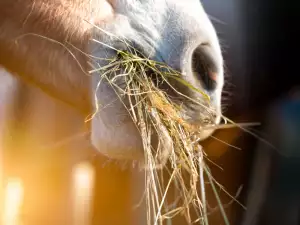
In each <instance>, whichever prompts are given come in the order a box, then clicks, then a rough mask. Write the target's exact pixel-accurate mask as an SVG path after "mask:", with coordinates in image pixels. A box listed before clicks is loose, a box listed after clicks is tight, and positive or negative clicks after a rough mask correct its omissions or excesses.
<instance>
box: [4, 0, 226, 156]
mask: <svg viewBox="0 0 300 225" xmlns="http://www.w3.org/2000/svg"><path fill="white" fill-rule="evenodd" d="M0 28H1V32H0V66H1V67H3V68H4V69H5V70H7V71H8V72H9V73H10V74H11V75H13V76H14V77H16V78H17V79H18V80H19V81H21V82H23V83H24V84H26V85H25V86H26V88H27V89H30V88H32V89H35V90H36V91H37V92H39V93H45V94H46V95H47V96H51V98H53V99H56V100H55V101H57V102H59V103H57V104H61V105H63V107H70V108H73V109H72V110H74V111H76V113H77V114H78V115H76V116H74V119H70V120H68V122H67V124H71V125H72V123H78V124H80V125H78V124H77V125H74V127H77V128H78V127H80V126H84V121H85V119H86V117H87V116H89V115H90V114H91V113H93V112H95V110H96V107H97V105H108V107H104V108H103V109H101V110H99V111H97V112H96V113H95V114H94V116H93V117H92V118H91V120H90V124H88V126H87V129H88V130H89V133H90V136H89V140H90V143H91V144H92V145H93V147H94V148H95V149H97V151H98V152H99V153H101V154H102V155H105V156H107V157H109V158H113V159H121V160H128V159H129V160H142V159H143V157H144V156H143V146H142V140H141V137H140V135H139V133H138V130H137V128H136V126H135V125H134V123H133V121H132V119H131V118H130V116H129V114H128V112H127V111H126V108H125V106H124V105H123V103H122V102H121V100H119V99H118V97H117V96H116V93H115V92H114V91H113V90H112V88H111V87H110V86H109V85H108V83H106V82H101V83H100V79H101V77H100V76H99V75H98V74H96V73H95V72H94V73H89V72H90V71H91V70H92V69H93V68H95V67H99V65H100V66H101V67H104V66H105V65H106V63H107V62H106V61H105V60H103V59H107V58H112V57H114V56H116V54H117V50H126V48H127V45H125V44H124V43H123V42H122V41H120V40H124V39H126V40H127V41H128V42H130V43H131V44H132V45H133V46H135V47H136V48H137V49H138V50H139V51H140V52H142V53H143V55H146V56H148V57H149V58H150V59H152V60H155V61H158V62H162V63H165V64H167V65H168V66H170V67H171V68H173V69H175V70H177V71H179V72H180V74H182V78H183V79H184V80H186V81H188V82H189V83H191V84H192V85H193V86H195V87H197V88H198V89H200V90H202V91H203V92H205V93H206V94H207V95H208V96H209V97H210V99H211V101H210V104H209V106H208V105H206V104H207V103H206V102H205V101H204V99H202V98H203V97H202V95H200V94H199V93H198V92H196V91H193V90H190V89H188V88H187V87H184V86H182V85H180V84H176V86H175V88H176V89H178V90H180V91H181V92H183V93H185V94H186V95H187V96H188V97H190V98H191V99H202V101H203V106H199V105H193V104H192V103H191V102H188V101H183V102H182V104H183V106H184V107H185V112H186V114H187V117H188V118H189V122H190V123H191V124H199V123H202V122H203V118H205V117H210V118H212V120H213V123H215V124H218V123H220V120H221V114H222V112H221V93H222V88H223V84H224V75H223V58H222V51H221V46H220V43H219V40H218V36H217V34H216V31H215V29H214V26H213V25H212V23H211V21H210V19H209V17H208V15H207V14H206V12H205V10H204V8H203V6H202V4H201V2H200V1H198V0H188V1H185V2H183V1H180V0H57V1H50V0H23V1H9V0H1V1H0ZM91 58H92V60H91ZM201 65H206V67H203V66H201ZM1 79H2V77H1ZM120 83H122V80H121V81H120ZM21 86H22V85H21ZM26 88H25V89H26ZM20 95H21V96H22V94H20ZM27 99H30V97H28V98H27ZM96 100H97V102H96ZM18 103H19V104H20V103H22V101H19V102H18ZM31 104H34V101H32V103H31ZM44 107H45V108H46V107H47V106H46V105H45V106H44ZM206 107H210V108H211V109H212V111H214V113H213V115H212V113H211V112H208V111H207V110H206V109H205V108H206ZM14 110H18V109H14ZM29 111H30V110H29ZM60 112H61V111H60ZM20 116H22V115H20ZM54 122H55V121H53V123H54ZM27 123H29V122H27ZM31 123H32V120H31ZM25 124H26V122H25ZM55 124H57V123H55ZM56 126H58V127H62V126H61V125H60V124H57V125H56ZM77 128H76V129H77ZM74 129H75V128H74ZM78 129H79V128H78ZM213 132H214V130H213V129H211V130H207V131H205V132H203V133H202V134H201V139H206V138H208V137H209V136H210V135H211V134H212V133H213ZM37 133H38V132H37ZM30 145H32V143H30V144H29V146H30Z"/></svg>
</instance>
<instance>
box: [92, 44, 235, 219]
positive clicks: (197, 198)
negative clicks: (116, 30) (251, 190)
mask: <svg viewBox="0 0 300 225" xmlns="http://www.w3.org/2000/svg"><path fill="white" fill-rule="evenodd" d="M140 55H141V54H140V53H139V52H138V51H136V50H135V49H133V50H132V49H131V50H130V51H129V50H127V51H126V52H124V51H118V54H117V57H116V58H114V59H111V60H110V63H108V65H106V66H104V67H101V68H96V69H95V70H94V71H93V72H95V71H99V72H100V73H99V74H100V76H101V82H102V81H103V79H105V80H106V82H108V83H109V84H110V85H111V87H113V89H114V90H115V91H116V93H117V94H118V96H119V98H120V100H122V101H123V103H124V106H126V108H127V110H128V112H129V115H130V116H131V117H132V120H133V121H134V123H135V124H136V126H137V128H138V130H139V132H140V135H141V137H142V141H143V147H144V156H145V159H144V166H143V168H144V169H145V170H144V171H145V175H146V178H145V184H146V193H145V201H146V205H147V225H157V224H165V222H164V221H167V222H168V224H172V222H171V221H172V220H171V219H172V218H173V217H174V216H176V215H178V214H181V215H183V216H184V217H185V219H186V222H187V224H192V223H195V222H198V223H199V224H204V225H207V224H209V222H208V215H209V213H211V212H209V210H208V206H207V203H206V185H205V182H206V181H208V182H209V183H210V186H211V188H212V190H213V192H214V194H215V197H216V199H217V202H218V205H219V210H220V211H221V214H222V216H223V218H224V222H225V224H226V225H227V224H229V221H228V219H227V217H226V214H225V211H224V207H223V204H222V202H221V200H220V198H219V196H218V192H217V190H216V186H219V187H221V186H220V185H219V184H218V183H217V182H216V181H215V180H214V179H213V177H212V175H211V173H210V170H209V168H208V166H207V164H206V162H205V160H204V159H205V157H206V155H205V152H204V151H203V150H202V147H201V145H200V144H199V143H198V135H199V133H200V132H201V131H202V130H204V129H206V128H212V126H215V128H218V127H216V125H214V124H212V123H208V124H207V125H206V126H205V125H204V124H205V123H203V124H201V125H199V126H192V125H190V124H189V123H187V122H186V121H185V120H184V118H183V116H182V107H181V106H180V105H178V104H175V103H174V101H171V100H170V99H169V97H168V96H167V94H166V93H165V92H164V91H163V90H162V89H160V88H158V86H160V83H164V84H167V85H168V86H169V87H170V88H173V87H172V85H171V83H170V82H169V81H170V80H172V79H173V80H176V81H177V82H181V84H183V85H186V86H187V87H188V88H191V89H193V90H194V91H198V92H199V93H200V94H202V96H203V99H205V100H206V101H208V102H209V97H208V96H207V95H206V94H205V93H203V92H202V91H201V90H198V89H196V88H194V87H193V86H191V85H190V84H189V83H187V82H186V81H184V80H183V79H181V75H180V74H179V73H178V72H177V71H174V70H173V69H171V68H169V67H168V66H166V65H164V64H162V63H159V62H154V61H152V60H149V59H147V57H144V56H140ZM119 78H121V79H122V80H123V83H122V84H120V83H119V80H118V79H119ZM124 81H125V83H124ZM173 89H174V88H173ZM174 91H176V89H174ZM178 94H179V95H181V96H183V97H185V98H187V99H188V96H184V95H183V94H181V93H178ZM189 100H192V101H193V99H189ZM96 101H97V99H96ZM198 104H203V103H201V102H199V103H198ZM100 107H101V106H98V108H100ZM235 126H236V125H235ZM228 127H232V126H231V125H229V126H228ZM220 128H226V125H221V126H220ZM154 134H155V135H154ZM155 137H157V138H156V140H154V139H155ZM153 142H155V143H157V144H156V145H155V147H154V145H153ZM162 168H164V171H167V172H168V174H169V176H168V178H167V182H166V176H163V171H162V170H161V169H162ZM186 180H188V182H186ZM171 187H172V188H173V189H174V190H175V192H174V193H173V194H175V196H176V199H175V201H173V202H172V203H168V200H167V199H168V191H169V190H170V188H171ZM221 188H222V187H221ZM192 211H193V212H194V213H196V215H197V219H196V221H195V220H193V219H192V216H191V214H192Z"/></svg>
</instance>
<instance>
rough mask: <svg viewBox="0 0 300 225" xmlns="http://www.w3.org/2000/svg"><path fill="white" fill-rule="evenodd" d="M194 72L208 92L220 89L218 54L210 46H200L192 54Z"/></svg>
mask: <svg viewBox="0 0 300 225" xmlns="http://www.w3.org/2000/svg"><path fill="white" fill-rule="evenodd" d="M191 64H192V65H191V66H192V71H193V73H194V75H195V76H196V79H197V80H199V81H200V83H201V86H202V88H203V89H204V90H206V91H214V90H215V89H216V88H217V87H218V80H219V76H220V75H219V73H220V66H219V64H220V62H219V57H218V54H217V52H216V51H215V50H214V48H213V47H212V46H211V45H209V44H206V43H205V44H200V45H198V46H197V47H196V48H195V49H194V51H193V53H192V61H191Z"/></svg>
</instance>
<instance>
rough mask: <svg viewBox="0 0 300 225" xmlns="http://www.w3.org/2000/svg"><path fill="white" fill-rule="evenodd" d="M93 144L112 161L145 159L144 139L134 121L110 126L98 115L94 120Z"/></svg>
mask: <svg viewBox="0 0 300 225" xmlns="http://www.w3.org/2000/svg"><path fill="white" fill-rule="evenodd" d="M91 142H92V144H93V146H94V147H95V148H96V149H97V150H98V151H99V152H100V153H101V154H103V155H105V156H107V157H108V158H111V159H117V160H137V161H142V160H143V159H144V153H143V144H142V139H141V136H140V134H139V132H138V130H137V127H136V126H135V124H134V123H133V122H132V121H125V122H122V123H119V124H118V125H110V126H108V125H106V124H105V123H104V122H103V118H101V115H96V116H95V117H94V118H93V120H92V133H91Z"/></svg>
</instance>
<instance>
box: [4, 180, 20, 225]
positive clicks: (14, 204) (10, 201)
mask: <svg viewBox="0 0 300 225" xmlns="http://www.w3.org/2000/svg"><path fill="white" fill-rule="evenodd" d="M23 194H24V190H23V185H22V181H21V180H20V179H18V178H10V179H9V180H8V182H7V185H6V187H5V190H4V209H3V215H2V220H3V224H5V225H19V224H20V221H19V214H20V208H21V205H22V201H23Z"/></svg>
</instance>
